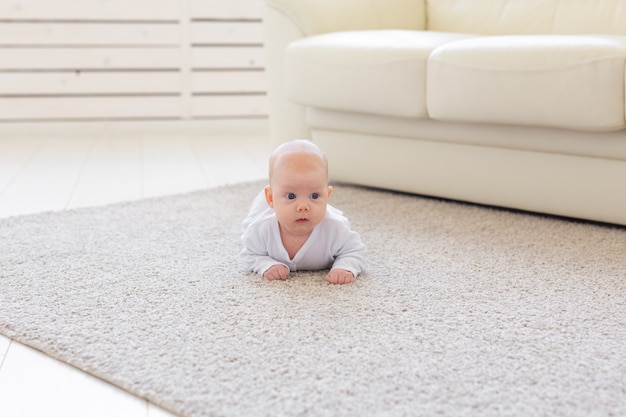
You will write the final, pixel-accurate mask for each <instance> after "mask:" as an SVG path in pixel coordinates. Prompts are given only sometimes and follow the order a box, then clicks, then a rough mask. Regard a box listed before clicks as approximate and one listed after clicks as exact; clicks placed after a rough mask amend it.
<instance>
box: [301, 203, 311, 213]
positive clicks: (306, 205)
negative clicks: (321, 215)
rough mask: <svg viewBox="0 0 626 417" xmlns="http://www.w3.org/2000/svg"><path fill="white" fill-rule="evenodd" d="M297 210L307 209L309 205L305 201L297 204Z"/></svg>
mask: <svg viewBox="0 0 626 417" xmlns="http://www.w3.org/2000/svg"><path fill="white" fill-rule="evenodd" d="M298 211H309V205H308V204H306V203H300V204H298Z"/></svg>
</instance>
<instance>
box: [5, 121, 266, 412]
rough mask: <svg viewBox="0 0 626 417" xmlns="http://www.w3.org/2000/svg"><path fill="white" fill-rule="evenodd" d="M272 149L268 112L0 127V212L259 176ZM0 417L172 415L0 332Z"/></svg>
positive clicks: (18, 212) (31, 210)
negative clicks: (237, 117) (259, 116)
mask: <svg viewBox="0 0 626 417" xmlns="http://www.w3.org/2000/svg"><path fill="white" fill-rule="evenodd" d="M269 153H270V146H269V140H268V133H267V121H266V120H247V121H234V120H233V121H204V122H198V121H195V122H133V123H117V124H115V123H113V124H112V123H100V122H94V123H88V124H84V125H72V124H63V123H57V124H53V125H50V124H45V125H44V124H31V125H18V124H5V125H0V218H6V217H10V216H16V215H24V214H31V213H37V212H42V211H50V210H55V211H56V210H66V209H73V208H80V207H86V206H98V205H104V204H110V203H116V202H120V201H130V200H137V199H142V198H146V197H154V196H161V195H169V194H177V193H184V192H188V191H193V190H199V189H204V188H208V187H215V186H219V185H224V184H228V183H235V182H241V181H248V180H255V179H262V178H266V175H267V174H266V167H267V158H268V155H269ZM2 244H5V243H4V242H2ZM0 416H2V417H31V416H32V417H35V416H37V417H42V416H47V417H57V416H59V417H60V416H63V417H74V416H80V417H84V416H92V417H93V416H107V417H110V416H116V417H166V416H171V414H170V413H168V412H166V411H164V410H162V409H160V408H159V407H157V406H155V405H153V404H151V403H148V402H147V401H145V400H142V399H139V398H137V397H134V396H133V395H131V394H128V393H127V392H125V391H122V390H120V389H118V388H117V387H114V386H112V385H110V384H108V383H106V382H103V381H101V380H99V379H97V378H94V377H91V376H90V375H88V374H86V373H83V372H81V371H79V370H77V369H75V368H72V367H70V366H68V365H65V364H63V363H61V362H59V361H56V360H54V359H52V358H49V357H48V356H46V355H44V354H42V353H40V352H37V351H35V350H33V349H31V348H29V347H26V346H24V345H21V344H19V343H17V342H14V341H11V340H9V339H8V338H6V337H4V336H0Z"/></svg>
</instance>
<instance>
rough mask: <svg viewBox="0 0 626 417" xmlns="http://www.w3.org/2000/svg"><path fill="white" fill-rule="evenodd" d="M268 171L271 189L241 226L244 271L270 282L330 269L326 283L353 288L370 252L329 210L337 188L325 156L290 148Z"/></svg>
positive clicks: (305, 144)
mask: <svg viewBox="0 0 626 417" xmlns="http://www.w3.org/2000/svg"><path fill="white" fill-rule="evenodd" d="M269 171H270V172H269V185H268V186H267V187H265V189H264V190H263V191H262V192H261V193H260V194H259V195H258V196H257V197H256V199H255V200H254V202H253V203H252V208H251V209H250V212H249V213H248V216H247V217H246V219H245V220H244V221H243V236H242V241H243V246H244V248H243V250H242V251H241V257H242V259H243V261H244V262H245V264H246V267H247V268H249V269H250V270H251V271H254V272H256V273H258V274H261V275H263V277H264V278H266V279H269V280H275V279H280V280H284V279H287V277H288V276H289V272H290V271H298V270H309V271H310V270H321V269H329V268H330V272H329V273H328V275H326V280H327V281H328V282H330V283H332V284H349V283H351V282H353V281H354V279H355V278H356V276H357V275H358V274H359V273H360V272H361V271H362V270H363V268H364V266H365V263H366V260H365V252H366V248H365V245H364V244H363V243H362V242H361V238H360V237H359V235H358V233H356V232H354V231H352V230H350V224H349V222H348V219H346V218H345V217H344V216H343V214H342V213H341V211H339V210H337V209H336V208H334V207H333V206H331V205H329V204H328V200H329V199H330V195H331V194H332V192H333V188H332V187H331V186H329V185H328V161H327V159H326V155H324V153H323V152H322V151H321V150H320V148H318V147H317V146H316V145H315V144H313V142H310V141H306V140H296V141H293V142H287V143H284V144H282V145H280V146H279V147H278V148H277V149H276V150H275V151H274V152H273V153H272V155H271V157H270V162H269Z"/></svg>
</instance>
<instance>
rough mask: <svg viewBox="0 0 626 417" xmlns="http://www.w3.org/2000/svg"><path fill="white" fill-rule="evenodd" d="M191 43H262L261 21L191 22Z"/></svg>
mask: <svg viewBox="0 0 626 417" xmlns="http://www.w3.org/2000/svg"><path fill="white" fill-rule="evenodd" d="M191 42H192V43H193V44H223V45H228V44H231V45H232V44H262V43H263V23H261V22H208V21H207V22H193V23H192V24H191Z"/></svg>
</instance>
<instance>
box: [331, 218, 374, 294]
mask: <svg viewBox="0 0 626 417" xmlns="http://www.w3.org/2000/svg"><path fill="white" fill-rule="evenodd" d="M337 241H340V242H341V244H340V246H339V248H338V249H337V251H336V255H335V262H334V263H333V267H332V269H331V270H330V272H329V273H328V275H326V280H327V281H328V282H330V283H331V284H350V283H352V282H354V280H355V278H356V277H357V275H359V274H360V273H361V272H362V271H363V269H364V268H365V266H366V264H367V259H366V253H367V248H366V247H365V245H364V244H363V242H362V241H361V237H360V236H359V234H358V233H357V232H354V231H352V230H350V229H349V228H345V229H344V230H343V231H342V239H337Z"/></svg>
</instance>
